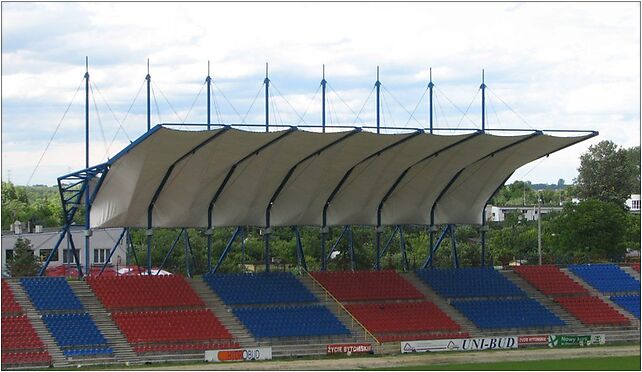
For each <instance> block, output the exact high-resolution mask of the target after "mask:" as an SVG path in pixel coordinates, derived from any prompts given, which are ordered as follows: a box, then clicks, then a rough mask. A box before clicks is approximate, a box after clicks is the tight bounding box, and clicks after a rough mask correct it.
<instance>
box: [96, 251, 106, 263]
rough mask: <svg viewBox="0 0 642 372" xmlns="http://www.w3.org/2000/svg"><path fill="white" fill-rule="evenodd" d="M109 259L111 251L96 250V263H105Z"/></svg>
mask: <svg viewBox="0 0 642 372" xmlns="http://www.w3.org/2000/svg"><path fill="white" fill-rule="evenodd" d="M107 257H109V249H94V263H105V260H107Z"/></svg>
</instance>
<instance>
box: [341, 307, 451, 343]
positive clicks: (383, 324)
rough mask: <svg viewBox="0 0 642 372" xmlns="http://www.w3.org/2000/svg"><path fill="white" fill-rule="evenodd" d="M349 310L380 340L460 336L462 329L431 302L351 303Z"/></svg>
mask: <svg viewBox="0 0 642 372" xmlns="http://www.w3.org/2000/svg"><path fill="white" fill-rule="evenodd" d="M346 309H347V310H348V311H349V312H350V313H351V314H352V315H353V316H354V317H355V318H357V320H359V322H361V324H363V325H364V326H365V327H366V328H367V329H368V331H370V332H371V333H373V334H374V335H375V336H376V337H377V338H379V339H380V340H381V339H384V340H388V339H390V338H391V337H392V338H393V339H394V337H395V336H393V335H396V334H405V335H406V336H402V338H403V339H411V338H412V335H413V334H417V333H421V334H423V335H425V336H426V337H428V336H429V335H430V333H437V334H439V333H450V334H452V333H457V332H459V331H460V327H459V325H458V324H457V323H455V322H454V321H453V320H452V319H450V317H449V316H448V315H446V313H444V312H443V311H441V310H440V309H439V308H438V307H437V306H435V305H434V304H433V303H431V302H428V301H421V302H397V303H378V304H372V303H367V304H349V305H346Z"/></svg>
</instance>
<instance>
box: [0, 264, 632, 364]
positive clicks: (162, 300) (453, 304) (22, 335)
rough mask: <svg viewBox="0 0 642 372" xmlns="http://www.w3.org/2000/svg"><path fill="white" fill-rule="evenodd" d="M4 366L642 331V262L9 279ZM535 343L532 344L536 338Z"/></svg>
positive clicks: (621, 338)
mask: <svg viewBox="0 0 642 372" xmlns="http://www.w3.org/2000/svg"><path fill="white" fill-rule="evenodd" d="M2 287H3V288H2V322H3V324H2V326H3V332H2V346H3V347H2V366H3V368H12V367H25V366H32V367H35V366H45V365H50V364H53V365H55V366H71V365H75V364H82V365H92V364H120V363H134V364H135V363H145V362H155V361H175V360H195V361H196V360H203V358H204V355H205V352H206V351H207V350H226V349H228V350H235V349H239V348H241V349H253V348H261V347H269V348H271V350H272V356H273V357H275V358H279V357H297V356H311V355H317V356H321V355H326V353H327V350H328V348H329V346H330V345H370V347H371V349H368V350H371V352H373V353H377V354H379V353H399V352H401V350H400V349H401V348H400V344H403V343H404V342H407V341H413V340H440V339H467V338H483V337H497V336H514V337H519V336H534V335H535V336H536V335H550V334H565V335H573V334H582V335H583V334H596V333H597V334H600V335H604V337H605V339H606V342H607V343H610V342H639V340H640V318H639V317H640V276H639V266H617V265H613V264H608V265H604V264H594V265H573V266H570V267H558V266H553V265H543V266H518V267H515V268H511V269H509V270H496V269H493V268H466V269H420V270H417V271H414V272H395V271H389V270H388V271H386V270H384V271H349V272H312V273H307V272H305V273H303V274H302V275H294V274H292V273H289V272H269V273H268V272H264V273H258V274H254V273H230V274H223V273H217V274H210V275H206V276H204V277H202V278H184V277H182V276H178V275H170V276H163V275H152V276H146V275H134V276H100V277H98V276H95V277H90V279H89V280H87V281H80V280H75V279H65V278H62V277H38V278H23V279H3V280H2ZM522 346H524V345H520V347H522Z"/></svg>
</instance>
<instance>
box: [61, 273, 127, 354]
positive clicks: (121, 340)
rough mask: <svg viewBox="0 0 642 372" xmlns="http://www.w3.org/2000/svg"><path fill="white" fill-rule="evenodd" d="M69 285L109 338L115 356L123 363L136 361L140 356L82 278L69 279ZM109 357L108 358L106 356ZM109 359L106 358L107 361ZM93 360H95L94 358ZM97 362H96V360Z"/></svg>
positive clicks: (108, 342) (108, 341)
mask: <svg viewBox="0 0 642 372" xmlns="http://www.w3.org/2000/svg"><path fill="white" fill-rule="evenodd" d="M67 282H68V283H69V286H70V287H71V289H72V290H73V291H74V293H75V294H76V297H78V299H79V300H80V302H81V303H82V304H83V306H84V307H85V310H86V311H87V312H88V313H89V314H90V316H91V317H92V319H93V320H94V323H95V324H96V326H97V327H98V329H99V330H100V331H101V332H102V334H103V335H104V336H105V338H106V339H107V344H108V345H109V347H111V348H112V350H113V351H114V355H113V358H114V359H116V360H118V361H120V362H123V363H127V362H129V363H136V362H139V360H140V358H139V357H138V356H137V355H136V354H135V353H134V351H133V350H132V348H131V346H130V345H129V343H128V342H127V340H126V339H125V337H124V336H123V334H122V333H121V332H120V330H119V329H118V327H117V326H116V324H115V323H114V321H113V320H112V319H111V317H110V316H109V313H108V312H107V310H105V308H104V307H103V305H102V304H101V303H100V301H99V300H98V297H96V295H95V294H94V292H93V291H92V290H91V288H89V285H87V283H86V282H85V281H82V280H68V281H67ZM106 359H107V358H106ZM107 361H108V360H105V362H107ZM92 362H94V361H93V360H92ZM94 363H95V362H94Z"/></svg>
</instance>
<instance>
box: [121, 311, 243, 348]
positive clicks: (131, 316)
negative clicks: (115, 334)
mask: <svg viewBox="0 0 642 372" xmlns="http://www.w3.org/2000/svg"><path fill="white" fill-rule="evenodd" d="M112 319H113V320H114V322H115V323H116V325H118V327H119V328H120V329H121V331H122V332H123V334H124V335H125V337H126V338H127V341H128V342H129V343H132V344H135V343H160V342H165V343H167V342H196V341H216V340H231V339H232V335H230V333H229V332H228V331H227V329H226V328H225V327H224V326H223V325H222V324H221V322H220V321H219V320H218V319H217V318H216V316H215V315H214V314H213V313H212V312H211V311H210V310H206V309H198V310H170V311H167V310H159V311H141V312H114V313H112Z"/></svg>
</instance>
